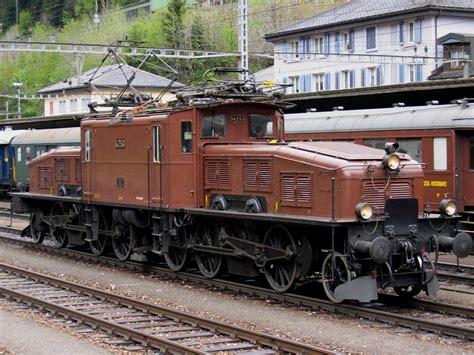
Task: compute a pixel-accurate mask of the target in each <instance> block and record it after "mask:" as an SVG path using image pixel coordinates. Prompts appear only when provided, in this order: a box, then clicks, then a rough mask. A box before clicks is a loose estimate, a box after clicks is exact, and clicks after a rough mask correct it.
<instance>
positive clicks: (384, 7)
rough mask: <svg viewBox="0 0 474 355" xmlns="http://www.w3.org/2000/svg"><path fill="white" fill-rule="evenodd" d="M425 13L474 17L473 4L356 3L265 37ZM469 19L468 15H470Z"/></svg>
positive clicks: (448, 0)
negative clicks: (464, 14) (454, 11)
mask: <svg viewBox="0 0 474 355" xmlns="http://www.w3.org/2000/svg"><path fill="white" fill-rule="evenodd" d="M424 10H445V11H446V10H457V11H462V12H473V13H474V2H473V1H472V0H352V1H350V2H347V3H345V4H342V5H339V6H337V7H334V8H332V9H330V10H327V11H325V12H322V13H320V14H318V15H316V16H313V17H310V18H307V19H305V20H302V21H299V22H297V23H294V24H291V25H289V26H286V27H283V28H281V29H278V30H276V31H274V32H271V33H269V34H266V35H265V38H266V39H267V40H272V39H276V38H278V37H279V36H283V35H285V34H290V33H295V32H301V31H307V30H313V29H318V28H324V27H329V26H334V25H342V24H344V23H351V24H353V23H355V22H359V21H365V20H370V19H373V18H377V19H379V18H381V17H390V16H396V15H399V14H406V13H414V12H420V11H424ZM466 15H467V13H466Z"/></svg>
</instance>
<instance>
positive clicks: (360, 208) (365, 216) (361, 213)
mask: <svg viewBox="0 0 474 355" xmlns="http://www.w3.org/2000/svg"><path fill="white" fill-rule="evenodd" d="M355 214H356V216H357V218H359V219H361V220H364V221H368V220H369V219H371V218H372V216H373V215H374V209H373V208H372V206H371V205H369V204H368V203H365V202H359V203H358V204H357V206H356V208H355Z"/></svg>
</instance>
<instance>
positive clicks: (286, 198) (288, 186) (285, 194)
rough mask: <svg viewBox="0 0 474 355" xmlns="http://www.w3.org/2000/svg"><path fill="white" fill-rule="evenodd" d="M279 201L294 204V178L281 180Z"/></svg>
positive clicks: (284, 177)
mask: <svg viewBox="0 0 474 355" xmlns="http://www.w3.org/2000/svg"><path fill="white" fill-rule="evenodd" d="M281 200H282V202H295V176H283V177H282V178H281Z"/></svg>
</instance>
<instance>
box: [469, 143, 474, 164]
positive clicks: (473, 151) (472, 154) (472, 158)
mask: <svg viewBox="0 0 474 355" xmlns="http://www.w3.org/2000/svg"><path fill="white" fill-rule="evenodd" d="M469 169H470V170H474V137H470V138H469Z"/></svg>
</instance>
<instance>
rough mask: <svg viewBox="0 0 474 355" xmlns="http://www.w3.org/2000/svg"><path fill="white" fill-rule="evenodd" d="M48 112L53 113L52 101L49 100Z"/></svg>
mask: <svg viewBox="0 0 474 355" xmlns="http://www.w3.org/2000/svg"><path fill="white" fill-rule="evenodd" d="M49 114H50V115H51V116H52V115H54V101H50V102H49Z"/></svg>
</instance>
